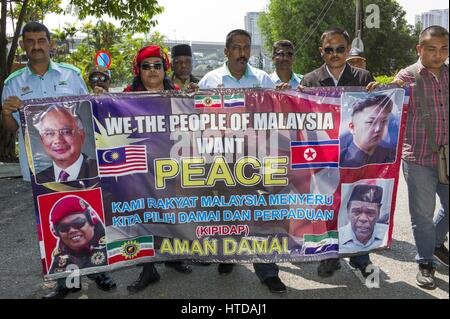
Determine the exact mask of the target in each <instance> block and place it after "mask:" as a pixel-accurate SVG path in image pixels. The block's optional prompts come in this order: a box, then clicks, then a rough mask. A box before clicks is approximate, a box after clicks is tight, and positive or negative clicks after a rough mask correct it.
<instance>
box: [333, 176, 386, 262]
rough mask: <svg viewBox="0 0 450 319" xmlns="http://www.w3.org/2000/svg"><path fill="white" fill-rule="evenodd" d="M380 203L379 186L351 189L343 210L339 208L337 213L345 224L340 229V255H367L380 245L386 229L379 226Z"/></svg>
mask: <svg viewBox="0 0 450 319" xmlns="http://www.w3.org/2000/svg"><path fill="white" fill-rule="evenodd" d="M385 196H387V195H385ZM342 198H344V194H343V197H342ZM382 203H383V188H382V187H381V186H378V185H369V184H356V185H355V186H354V187H353V188H352V189H351V194H350V198H349V200H348V202H347V203H342V205H346V206H345V208H346V210H345V208H344V207H343V206H342V207H341V210H340V212H339V214H340V216H339V218H340V219H343V218H344V217H346V218H347V220H348V223H347V224H345V225H344V226H342V227H340V228H339V253H355V252H359V251H368V250H371V249H374V248H378V247H380V246H382V245H383V243H384V241H385V236H386V235H387V231H388V228H389V226H388V225H387V224H385V223H381V222H380V219H381V207H382ZM341 214H343V215H345V216H341Z"/></svg>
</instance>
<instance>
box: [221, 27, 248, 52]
mask: <svg viewBox="0 0 450 319" xmlns="http://www.w3.org/2000/svg"><path fill="white" fill-rule="evenodd" d="M235 35H245V36H246V37H248V38H249V39H250V43H251V42H252V36H251V35H250V33H248V32H247V31H245V30H242V29H236V30H233V31H231V32H230V33H228V34H227V39H226V42H225V47H226V48H229V47H230V44H231V41H232V40H233V37H234V36H235Z"/></svg>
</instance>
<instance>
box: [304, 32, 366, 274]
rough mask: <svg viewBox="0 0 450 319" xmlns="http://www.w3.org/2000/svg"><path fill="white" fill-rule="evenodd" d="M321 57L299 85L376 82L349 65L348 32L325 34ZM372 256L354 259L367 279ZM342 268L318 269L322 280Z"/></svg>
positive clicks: (334, 262)
mask: <svg viewBox="0 0 450 319" xmlns="http://www.w3.org/2000/svg"><path fill="white" fill-rule="evenodd" d="M320 43H321V46H320V47H319V51H320V55H321V56H322V58H323V59H324V61H325V64H323V65H322V66H321V67H320V68H318V69H316V70H314V71H312V72H310V73H308V74H306V75H305V76H304V77H303V79H302V82H301V84H300V86H299V89H302V87H321V86H322V87H329V86H364V87H366V86H368V85H369V84H370V83H371V82H373V81H374V78H373V76H372V74H370V72H369V71H366V70H362V69H358V68H354V67H352V66H350V64H348V62H347V58H348V55H349V53H350V49H351V40H350V36H349V35H348V33H347V31H345V30H343V29H341V28H334V29H331V30H328V31H325V32H324V33H323V34H322V37H321V39H320ZM370 263H371V261H370V258H369V255H368V254H367V255H363V256H354V257H351V258H350V265H352V266H353V267H355V268H358V269H359V270H360V271H361V274H362V275H363V276H365V277H367V276H368V275H369V273H367V272H366V271H365V270H366V267H367V265H368V264H370ZM340 268H341V264H340V262H339V259H338V258H330V259H326V260H322V261H321V262H320V265H319V267H318V268H317V272H318V275H319V276H321V277H331V276H333V274H334V272H335V271H336V270H338V269H340Z"/></svg>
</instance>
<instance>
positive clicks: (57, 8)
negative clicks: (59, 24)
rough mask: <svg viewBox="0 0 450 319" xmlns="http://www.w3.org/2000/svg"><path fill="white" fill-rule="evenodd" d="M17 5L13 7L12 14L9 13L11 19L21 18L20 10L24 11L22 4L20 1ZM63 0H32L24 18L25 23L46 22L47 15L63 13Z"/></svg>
mask: <svg viewBox="0 0 450 319" xmlns="http://www.w3.org/2000/svg"><path fill="white" fill-rule="evenodd" d="M15 2H17V5H15V6H14V7H13V10H12V12H8V15H9V16H10V17H13V18H14V19H17V18H18V17H19V13H20V10H21V9H22V3H21V2H19V1H15ZM61 3H62V0H30V1H29V2H28V5H27V12H26V15H25V18H24V22H25V23H27V22H29V21H41V22H42V21H44V18H45V16H46V15H48V14H50V13H58V14H59V13H62V12H63V9H61Z"/></svg>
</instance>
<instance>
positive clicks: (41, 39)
mask: <svg viewBox="0 0 450 319" xmlns="http://www.w3.org/2000/svg"><path fill="white" fill-rule="evenodd" d="M19 43H20V46H21V48H22V49H23V50H24V51H25V52H26V55H27V58H28V64H27V66H26V67H25V68H22V69H20V70H18V71H16V72H14V73H12V74H11V75H10V76H9V77H8V78H7V79H6V80H5V86H4V88H3V92H2V121H3V125H4V127H5V128H6V129H7V130H9V131H11V132H16V131H17V130H19V159H20V168H21V171H22V176H23V179H24V180H26V181H30V172H29V168H28V161H27V157H26V152H25V146H24V141H23V134H22V127H21V126H20V125H19V123H20V118H19V112H18V110H19V109H20V108H21V107H23V100H28V99H38V98H49V97H59V96H70V95H84V94H88V89H87V87H86V84H85V83H84V81H83V78H82V77H81V75H80V70H78V69H77V68H75V67H74V66H72V65H70V64H66V63H55V62H53V61H52V60H51V59H50V50H51V47H52V43H53V41H52V40H50V32H49V31H48V29H47V27H46V26H45V25H43V24H41V23H38V22H30V23H27V24H26V25H25V26H24V27H23V30H22V40H21V41H20V42H19Z"/></svg>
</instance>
